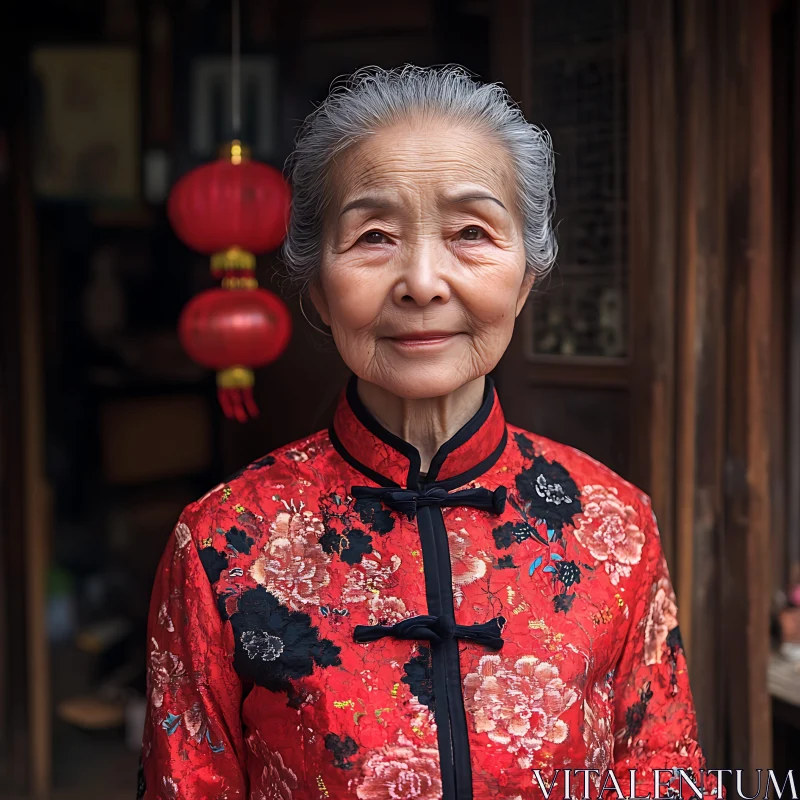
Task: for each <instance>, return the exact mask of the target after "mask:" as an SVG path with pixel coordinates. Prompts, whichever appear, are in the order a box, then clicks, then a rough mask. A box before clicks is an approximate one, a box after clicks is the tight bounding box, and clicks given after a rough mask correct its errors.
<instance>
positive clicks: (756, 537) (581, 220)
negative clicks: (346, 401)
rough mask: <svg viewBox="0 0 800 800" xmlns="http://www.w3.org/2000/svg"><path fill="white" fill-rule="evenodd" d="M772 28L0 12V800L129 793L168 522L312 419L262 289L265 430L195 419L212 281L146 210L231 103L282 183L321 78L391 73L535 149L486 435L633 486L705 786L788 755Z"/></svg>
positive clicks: (619, 7) (737, 5)
mask: <svg viewBox="0 0 800 800" xmlns="http://www.w3.org/2000/svg"><path fill="white" fill-rule="evenodd" d="M798 8H799V4H798V3H797V2H796V0H782V1H781V0H774V1H773V2H770V1H769V0H538V2H533V0H495V1H494V2H489V0H402V1H399V0H398V1H395V0H383V1H382V2H380V3H374V2H369V3H368V2H361V1H360V0H346V1H345V0H341V1H339V0H292V2H278V0H241V7H240V14H241V19H240V26H238V27H237V26H233V25H232V4H231V2H230V0H174V1H173V0H141V2H139V1H137V0H71V1H70V0H41V2H38V3H27V4H19V3H17V4H6V5H5V6H4V8H3V10H2V11H0V40H1V41H2V48H1V49H2V53H3V61H2V72H0V92H1V93H2V94H0V263H2V269H3V280H2V284H0V285H1V286H2V288H1V289H0V302H1V303H2V307H1V308H0V330H1V332H2V333H1V338H0V796H2V797H4V798H5V797H9V798H12V797H13V798H22V797H31V798H37V800H40V799H41V798H47V797H52V798H85V797H95V796H97V797H103V798H117V797H119V798H122V797H126V798H130V797H133V796H135V791H136V787H135V782H136V764H137V760H138V749H139V740H140V736H141V726H142V721H143V712H144V654H145V651H146V641H145V622H146V615H147V610H148V602H149V593H150V587H151V582H152V577H153V574H154V571H155V568H156V565H157V562H158V559H159V557H160V555H161V552H162V550H163V548H164V545H165V542H166V539H167V537H168V535H169V533H170V531H171V529H172V527H173V525H174V523H175V521H176V520H177V517H178V514H179V513H180V511H181V509H182V508H183V506H184V505H186V504H187V503H188V502H190V501H192V500H194V499H196V498H197V497H199V496H201V495H202V494H203V493H205V491H207V490H208V489H209V488H211V487H212V486H214V485H216V484H217V483H219V482H220V481H221V480H223V479H224V478H225V477H226V476H228V475H230V474H231V473H232V472H234V471H235V470H237V469H239V468H240V467H242V466H244V465H245V464H246V463H248V462H249V461H252V460H254V459H257V458H259V457H261V456H263V455H264V454H265V453H267V452H268V451H269V450H271V449H272V448H274V447H276V446H278V445H281V444H284V443H286V442H288V441H291V440H293V439H295V438H299V437H301V436H303V435H305V434H308V433H310V432H312V431H315V430H318V429H320V428H322V427H325V426H326V425H327V424H328V421H329V418H330V414H331V411H332V405H333V403H334V401H335V398H336V395H337V393H338V391H339V389H340V388H341V387H342V385H343V384H344V381H345V379H346V370H345V368H344V367H343V365H342V363H341V361H340V360H339V358H338V356H337V355H336V353H335V350H334V349H333V348H332V346H331V345H330V344H328V343H326V342H325V340H324V337H322V336H320V335H318V334H316V333H315V332H314V331H313V330H312V329H311V328H310V327H309V325H308V324H307V323H306V322H305V320H304V319H303V317H302V315H301V313H300V310H299V307H298V303H297V298H296V297H291V296H290V297H286V298H285V302H286V304H287V306H288V309H289V313H290V314H291V318H292V336H291V340H290V341H289V344H288V347H287V348H286V349H285V351H284V352H283V353H282V354H281V355H280V357H278V358H277V359H276V360H274V361H273V362H272V363H271V364H269V365H268V366H266V367H264V368H263V369H259V370H257V372H256V383H255V388H254V391H255V399H256V402H257V403H258V405H259V406H260V408H261V415H260V416H259V417H258V418H257V419H254V420H251V421H249V422H246V423H239V422H236V421H231V420H228V419H226V418H225V416H224V415H223V413H222V411H221V409H220V407H219V404H218V402H217V397H216V384H215V378H214V373H213V371H212V370H208V369H204V368H203V367H201V366H199V365H197V364H195V363H194V362H193V361H192V360H190V359H189V358H188V356H187V355H185V353H184V351H183V349H182V348H181V344H180V342H179V339H178V335H177V332H176V330H177V321H178V318H179V315H180V312H181V309H182V308H183V307H184V306H185V304H186V303H187V302H188V301H189V300H190V298H192V297H193V296H195V295H196V294H198V293H199V292H201V291H204V290H207V289H209V288H210V287H212V286H215V285H216V284H217V283H218V282H216V281H215V279H214V276H213V275H212V273H211V270H210V268H209V257H208V255H207V254H206V255H204V254H201V253H197V252H195V251H194V250H192V249H191V248H190V247H188V246H187V245H186V243H185V242H184V241H182V240H181V239H180V238H178V236H177V235H176V233H175V232H174V229H173V227H172V226H171V224H170V220H169V219H168V215H167V203H168V198H169V195H170V191H171V190H172V188H173V187H174V185H175V182H176V181H177V180H178V179H180V178H181V177H182V176H184V175H186V174H187V173H189V172H190V171H191V170H193V169H195V168H197V167H199V166H201V165H203V164H208V163H211V162H213V161H214V160H215V159H216V158H217V154H218V147H219V146H220V145H222V144H224V143H226V142H228V141H230V140H231V138H232V137H233V135H234V134H235V133H237V131H235V130H233V129H232V105H233V98H234V96H238V97H240V101H241V102H240V105H239V113H240V117H241V126H240V129H239V131H238V133H239V134H240V135H241V138H242V140H243V141H244V142H245V143H246V144H247V145H249V147H250V148H251V151H252V157H253V159H255V160H258V161H261V162H265V163H267V164H269V165H272V166H273V167H276V168H278V169H281V168H282V165H283V162H284V159H285V158H286V156H287V155H288V153H289V152H290V150H291V145H292V140H293V137H294V134H295V131H296V129H297V126H298V124H299V122H300V121H301V120H302V119H303V118H304V117H305V116H306V115H307V114H308V113H309V112H310V111H311V110H312V109H313V107H314V103H316V102H319V101H320V100H321V99H322V98H323V97H324V96H325V94H326V92H327V89H328V87H329V86H330V84H331V81H333V80H334V79H335V78H336V77H337V76H340V75H342V74H344V73H348V72H350V71H352V70H354V69H356V68H358V67H360V66H363V65H367V64H377V65H381V66H386V67H390V66H396V65H399V64H403V63H405V62H412V63H416V64H439V63H444V62H458V63H460V64H463V65H464V66H466V67H467V68H468V69H470V70H471V71H473V72H474V73H475V74H476V75H478V76H480V77H481V78H483V79H485V80H499V81H503V82H504V83H505V85H506V86H507V87H508V88H509V90H510V91H511V93H512V95H513V96H514V97H515V98H516V99H517V100H518V101H519V103H520V104H521V105H522V107H523V109H524V111H525V112H526V114H527V115H528V117H529V119H530V120H531V121H534V122H536V123H539V124H541V125H544V126H545V127H547V128H548V129H549V130H550V132H551V134H552V136H553V140H554V145H555V149H556V151H557V158H556V165H557V179H556V192H557V198H558V209H557V219H558V222H559V238H560V247H561V250H560V257H559V264H558V266H557V268H556V270H555V272H554V273H553V275H552V277H551V278H549V279H548V280H547V281H546V282H545V283H543V284H542V285H540V286H538V287H536V289H535V291H534V296H533V298H532V302H531V303H529V305H528V307H527V308H526V310H525V312H524V314H523V317H522V319H521V321H520V324H519V326H518V330H517V333H516V335H515V338H514V341H513V343H512V346H511V348H510V350H509V352H508V354H507V356H506V358H505V359H504V361H503V363H502V364H501V366H500V367H499V368H498V370H497V373H496V379H497V381H498V385H499V390H500V394H501V398H502V400H503V404H504V407H505V411H506V414H507V417H508V418H509V420H510V421H511V422H513V423H515V424H518V425H521V426H523V427H525V428H528V429H530V430H533V431H536V432H538V433H540V434H542V435H546V436H549V437H551V438H554V439H557V440H560V441H562V442H565V443H567V444H571V445H574V446H577V447H579V448H580V449H582V450H584V451H586V452H588V453H589V454H591V455H592V456H594V457H595V458H597V459H598V460H600V461H603V462H605V463H606V464H608V465H609V466H610V467H612V468H613V469H615V470H616V471H618V472H619V473H621V474H622V475H623V476H624V477H626V478H628V479H630V480H632V481H634V482H635V483H636V484H638V485H639V486H641V487H642V488H643V489H644V490H645V491H647V492H649V493H650V494H651V496H652V497H653V501H654V507H655V510H656V513H657V516H658V519H659V523H660V527H661V530H662V536H663V539H664V545H665V550H666V553H667V558H668V561H669V566H670V571H671V574H672V577H673V582H674V584H675V586H676V590H677V593H678V600H679V609H680V615H681V631H682V634H683V638H684V642H685V645H686V649H687V654H688V658H689V666H690V672H691V682H692V687H693V692H694V696H695V702H696V706H697V711H698V717H699V723H700V738H701V742H702V744H703V746H704V748H705V750H706V753H707V755H708V759H709V766H711V767H719V766H723V765H724V766H726V767H735V768H740V769H744V770H754V769H755V768H762V769H766V768H769V767H773V768H775V769H783V770H786V769H788V768H790V767H794V768H798V767H800V758H799V757H798V754H800V666H799V664H800V655H798V651H800V616H799V615H800V162H799V161H798V158H797V146H798V141H799V140H800V137H798V134H800V102H798V101H799V100H800V52H799V48H798V44H800V13H799V11H798ZM236 30H240V32H241V39H240V48H241V59H240V60H239V61H238V62H237V63H238V68H237V70H236V74H232V64H233V63H234V62H233V59H232V52H233V50H232V41H233V40H234V38H235V37H234V36H233V34H234V33H235V31H236ZM237 75H238V82H237V80H236V77H237ZM237 86H238V87H239V89H238V91H237V90H236V87H237ZM232 244H236V242H232ZM275 264H276V261H275V254H274V252H273V253H263V254H258V259H257V266H256V272H255V274H256V276H257V278H258V280H259V283H260V284H261V286H262V287H265V288H267V289H269V290H271V291H274V292H276V293H280V292H281V286H280V282H279V281H278V280H277V279H276V272H275ZM753 774H754V773H753Z"/></svg>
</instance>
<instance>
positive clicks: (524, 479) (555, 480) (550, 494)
mask: <svg viewBox="0 0 800 800" xmlns="http://www.w3.org/2000/svg"><path fill="white" fill-rule="evenodd" d="M523 438H524V437H523ZM517 441H518V443H519V439H518V440H517ZM515 483H516V485H517V493H518V495H519V497H520V500H522V502H523V507H524V511H525V514H526V516H527V517H528V520H536V519H540V520H544V522H545V523H546V526H547V528H548V529H550V530H553V531H555V532H556V535H557V536H560V535H561V530H562V528H563V527H564V525H569V524H571V523H572V520H573V518H574V516H575V515H576V514H578V513H580V510H581V501H580V499H579V492H578V487H577V485H576V484H575V481H574V480H573V479H572V476H571V475H570V474H569V472H567V470H566V469H565V468H564V467H562V466H561V464H559V463H558V462H557V461H548V460H547V459H546V458H544V456H534V458H533V463H532V464H531V466H530V468H529V469H524V470H522V472H520V473H519V475H517V477H516V480H515Z"/></svg>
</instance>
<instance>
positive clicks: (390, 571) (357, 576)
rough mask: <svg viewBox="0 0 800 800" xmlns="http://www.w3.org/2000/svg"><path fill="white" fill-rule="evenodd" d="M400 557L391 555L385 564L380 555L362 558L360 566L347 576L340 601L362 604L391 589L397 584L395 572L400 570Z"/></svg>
mask: <svg viewBox="0 0 800 800" xmlns="http://www.w3.org/2000/svg"><path fill="white" fill-rule="evenodd" d="M400 564H401V561H400V556H398V555H396V554H395V555H392V557H391V558H389V559H388V561H387V562H386V563H384V561H383V557H382V556H381V554H380V553H378V552H374V553H371V554H370V558H367V557H366V556H364V558H363V559H361V563H360V564H356V565H354V567H353V568H352V569H351V570H350V572H349V573H348V574H347V581H346V582H345V585H344V589H343V590H342V601H343V602H345V603H363V602H364V601H365V600H368V599H369V598H371V597H372V596H373V595H378V594H380V593H381V592H383V591H384V590H386V589H392V588H394V586H395V585H396V584H397V578H396V577H395V574H394V573H395V572H397V570H398V569H400Z"/></svg>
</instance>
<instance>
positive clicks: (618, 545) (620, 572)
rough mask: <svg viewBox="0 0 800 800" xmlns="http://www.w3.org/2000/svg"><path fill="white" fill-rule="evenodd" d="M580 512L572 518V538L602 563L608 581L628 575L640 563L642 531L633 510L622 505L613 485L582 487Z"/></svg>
mask: <svg viewBox="0 0 800 800" xmlns="http://www.w3.org/2000/svg"><path fill="white" fill-rule="evenodd" d="M583 497H584V503H583V512H582V513H581V515H580V516H579V517H578V518H577V519H576V521H575V538H576V539H577V540H578V542H580V544H582V545H583V546H584V547H585V548H586V549H587V550H588V551H589V552H590V553H591V554H592V556H593V557H594V558H596V559H597V560H598V561H602V562H604V564H605V570H606V572H607V573H608V574H609V578H610V580H611V583H613V584H614V585H615V586H616V585H617V584H618V583H619V579H620V577H628V576H629V575H630V574H631V567H632V566H634V565H635V564H638V563H639V559H640V558H641V556H642V547H643V546H644V533H643V532H642V531H641V530H639V527H638V525H637V524H636V522H637V515H636V510H635V509H634V508H633V506H629V505H625V504H624V503H623V502H622V501H621V500H620V499H619V497H618V491H617V489H616V488H614V487H611V488H605V487H604V486H585V487H584V489H583Z"/></svg>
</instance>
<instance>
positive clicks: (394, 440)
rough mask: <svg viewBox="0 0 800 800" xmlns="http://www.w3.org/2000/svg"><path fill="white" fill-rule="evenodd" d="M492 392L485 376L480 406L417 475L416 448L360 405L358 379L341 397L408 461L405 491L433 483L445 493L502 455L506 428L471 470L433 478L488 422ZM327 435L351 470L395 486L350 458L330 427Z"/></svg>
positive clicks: (366, 426)
mask: <svg viewBox="0 0 800 800" xmlns="http://www.w3.org/2000/svg"><path fill="white" fill-rule="evenodd" d="M494 389H495V385H494V380H493V378H492V377H491V375H487V376H486V381H485V386H484V390H483V401H482V402H481V407H480V408H479V409H478V410H477V412H475V414H474V415H473V416H472V417H471V419H469V421H468V422H466V423H465V424H464V425H463V426H462V427H461V428H459V430H458V431H456V433H455V434H454V435H453V436H451V437H450V439H448V440H447V441H446V442H445V443H444V444H443V445H442V446H441V447H440V448H439V449H438V450H437V451H436V454H435V455H434V457H433V458H432V459H431V464H430V467H429V469H428V472H427V473H426V474H425V475H423V474H422V473H421V472H420V465H421V462H422V459H421V457H420V454H419V451H418V450H417V448H416V447H414V445H412V444H410V443H409V442H407V441H406V440H405V439H401V438H400V437H399V436H396V435H395V434H393V433H392V432H391V431H388V430H386V428H384V427H383V425H381V423H380V422H378V420H377V419H376V418H375V417H374V416H373V415H372V413H371V412H370V411H369V409H368V408H367V407H366V406H365V405H364V403H363V401H362V400H361V397H360V396H359V394H358V378H357V377H356V376H355V375H353V376H352V377H351V378H350V380H349V381H348V382H347V389H346V392H345V396H346V398H347V403H348V405H349V406H350V408H351V409H352V411H353V414H354V415H355V417H356V419H357V420H358V421H359V422H360V423H361V424H362V425H363V426H364V427H365V428H366V429H367V430H368V431H369V432H370V433H372V434H373V435H374V436H376V437H377V438H378V439H380V440H381V441H382V442H385V443H386V444H387V445H389V447H391V448H393V449H394V450H396V451H397V452H398V453H399V454H400V455H401V456H403V457H405V458H406V459H408V476H407V478H406V486H408V488H409V489H420V488H421V487H422V486H423V485H425V486H430V485H432V484H435V485H436V486H441V487H442V488H444V489H447V490H448V491H449V490H450V489H454V488H456V487H457V486H463V485H464V484H465V483H469V482H470V481H472V480H475V479H476V478H477V477H479V476H480V475H482V474H483V473H484V472H486V470H488V469H490V468H491V467H492V466H493V465H494V464H495V462H496V461H497V459H498V458H500V456H501V455H502V453H503V450H505V447H506V442H507V440H508V429H506V428H504V430H503V435H502V437H501V441H500V444H499V445H498V446H497V447H496V448H495V449H494V451H492V453H490V454H489V455H488V456H487V457H486V458H485V459H484V460H483V461H481V462H480V463H478V464H476V465H475V466H474V467H471V468H470V469H469V470H467V471H466V472H462V473H461V474H460V475H454V476H453V477H451V478H447V479H445V480H443V481H436V476H437V475H438V474H439V470H440V469H441V468H442V465H443V464H444V462H445V461H446V460H447V457H448V456H449V455H450V454H451V453H452V452H453V451H454V450H457V449H458V448H459V447H461V446H462V445H463V444H465V443H466V442H468V441H469V440H470V439H471V438H472V437H473V436H474V435H475V434H476V433H477V432H478V431H479V430H480V429H481V427H482V426H483V425H484V424H485V423H486V420H487V419H489V415H490V414H491V413H492V408H493V407H494V403H495V390H494ZM330 436H331V441H332V442H333V446H334V447H335V448H336V451H337V452H338V453H339V455H340V456H342V458H344V460H345V461H347V463H348V464H350V466H351V467H354V468H355V469H357V470H358V471H359V472H361V473H362V474H363V475H366V476H367V477H368V478H370V479H371V480H373V481H375V482H376V483H377V484H379V485H380V486H398V485H399V484H398V483H396V482H395V481H393V480H390V479H389V478H386V477H385V476H383V475H381V474H380V473H378V472H376V471H375V470H374V469H371V468H370V467H368V466H366V465H365V464H362V463H361V462H360V461H359V460H358V459H357V458H355V457H354V456H353V455H351V454H350V453H349V452H348V451H347V449H346V448H345V446H344V444H343V443H342V441H341V440H340V439H339V437H338V436H337V435H336V432H335V431H334V428H333V425H331V427H330Z"/></svg>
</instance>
